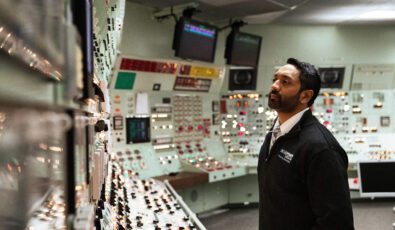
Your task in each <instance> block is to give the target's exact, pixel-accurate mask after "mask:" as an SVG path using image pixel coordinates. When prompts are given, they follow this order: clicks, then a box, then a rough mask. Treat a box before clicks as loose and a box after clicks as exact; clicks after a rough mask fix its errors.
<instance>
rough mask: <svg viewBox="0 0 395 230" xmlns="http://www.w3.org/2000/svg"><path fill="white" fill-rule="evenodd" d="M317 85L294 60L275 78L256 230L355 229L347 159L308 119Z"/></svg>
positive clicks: (308, 68) (310, 71) (312, 72)
mask: <svg viewBox="0 0 395 230" xmlns="http://www.w3.org/2000/svg"><path fill="white" fill-rule="evenodd" d="M320 88H321V80H320V77H319V74H318V72H317V70H316V69H315V67H314V66H313V65H311V64H309V63H305V62H300V61H298V60H296V59H294V58H290V59H288V60H287V64H286V65H284V66H282V67H281V68H280V69H279V70H278V71H277V72H276V73H275V75H274V78H273V84H272V86H271V91H270V94H269V99H268V104H269V107H270V108H272V109H274V110H276V111H277V113H278V117H277V120H276V122H275V124H274V126H273V128H272V129H271V130H270V132H269V133H268V134H267V135H266V138H265V142H264V144H263V146H262V148H261V151H260V154H259V163H258V180H259V199H260V204H259V229H260V230H272V229H273V230H318V229H320V230H321V229H331V230H342V229H354V224H353V214H352V208H351V202H350V192H349V187H348V180H347V167H348V159H347V155H346V153H345V151H344V150H343V148H342V147H341V146H340V145H339V143H338V142H337V141H336V139H335V138H334V137H333V135H332V134H331V133H330V132H329V131H328V130H327V129H326V128H325V127H324V126H323V125H321V124H320V123H319V121H318V120H317V119H316V118H315V117H314V116H313V115H312V113H311V111H310V109H309V107H310V106H311V105H312V104H313V103H314V100H315V98H316V97H317V95H318V93H319V90H320Z"/></svg>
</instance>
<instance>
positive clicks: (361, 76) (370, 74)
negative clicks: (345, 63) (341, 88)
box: [351, 65, 395, 90]
mask: <svg viewBox="0 0 395 230" xmlns="http://www.w3.org/2000/svg"><path fill="white" fill-rule="evenodd" d="M394 67H395V66H394V65H354V73H353V77H352V82H351V89H353V90H377V89H393V88H394V84H395V82H394V77H395V72H394V70H395V68H394Z"/></svg>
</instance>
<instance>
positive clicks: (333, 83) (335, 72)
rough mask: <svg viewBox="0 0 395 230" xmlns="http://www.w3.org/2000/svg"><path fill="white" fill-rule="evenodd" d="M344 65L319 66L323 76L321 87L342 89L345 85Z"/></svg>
mask: <svg viewBox="0 0 395 230" xmlns="http://www.w3.org/2000/svg"><path fill="white" fill-rule="evenodd" d="M344 71H345V68H344V67H328V68H318V72H319V73H320V77H321V88H323V89H325V88H327V89H341V88H342V87H343V79H344Z"/></svg>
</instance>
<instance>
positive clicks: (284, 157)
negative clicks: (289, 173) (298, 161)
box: [278, 149, 294, 163]
mask: <svg viewBox="0 0 395 230" xmlns="http://www.w3.org/2000/svg"><path fill="white" fill-rule="evenodd" d="M278 157H279V158H280V159H282V160H283V161H285V162H287V163H290V162H291V160H292V158H293V157H294V155H293V154H292V153H290V152H288V151H287V150H285V149H281V150H280V153H279V154H278Z"/></svg>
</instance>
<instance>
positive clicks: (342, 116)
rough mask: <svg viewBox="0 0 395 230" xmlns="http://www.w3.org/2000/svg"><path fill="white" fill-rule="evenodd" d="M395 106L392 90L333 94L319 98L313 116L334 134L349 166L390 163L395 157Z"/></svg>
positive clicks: (329, 93) (394, 96)
mask: <svg viewBox="0 0 395 230" xmlns="http://www.w3.org/2000/svg"><path fill="white" fill-rule="evenodd" d="M394 106H395V93H394V92H393V91H391V90H380V91H375V90H373V91H372V90H363V91H362V90H361V91H351V92H333V91H332V92H323V93H322V94H321V95H320V96H318V97H317V99H316V102H315V103H314V108H313V111H314V112H313V114H314V115H315V116H316V117H317V118H318V119H319V121H320V122H321V123H322V124H324V125H325V126H326V127H327V128H328V129H329V130H331V131H332V133H333V134H334V135H335V137H336V139H337V140H338V141H339V143H340V144H341V145H342V147H343V148H344V149H345V150H346V152H347V153H348V157H349V161H350V163H356V162H357V161H359V160H389V159H394V156H395V155H394V153H395V152H394V151H395V145H394V144H393V142H392V141H391V140H393V138H395V135H394V134H393V133H394V131H395V126H394V124H393V123H391V120H393V119H395V117H394V116H393V113H392V112H391V108H394Z"/></svg>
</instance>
